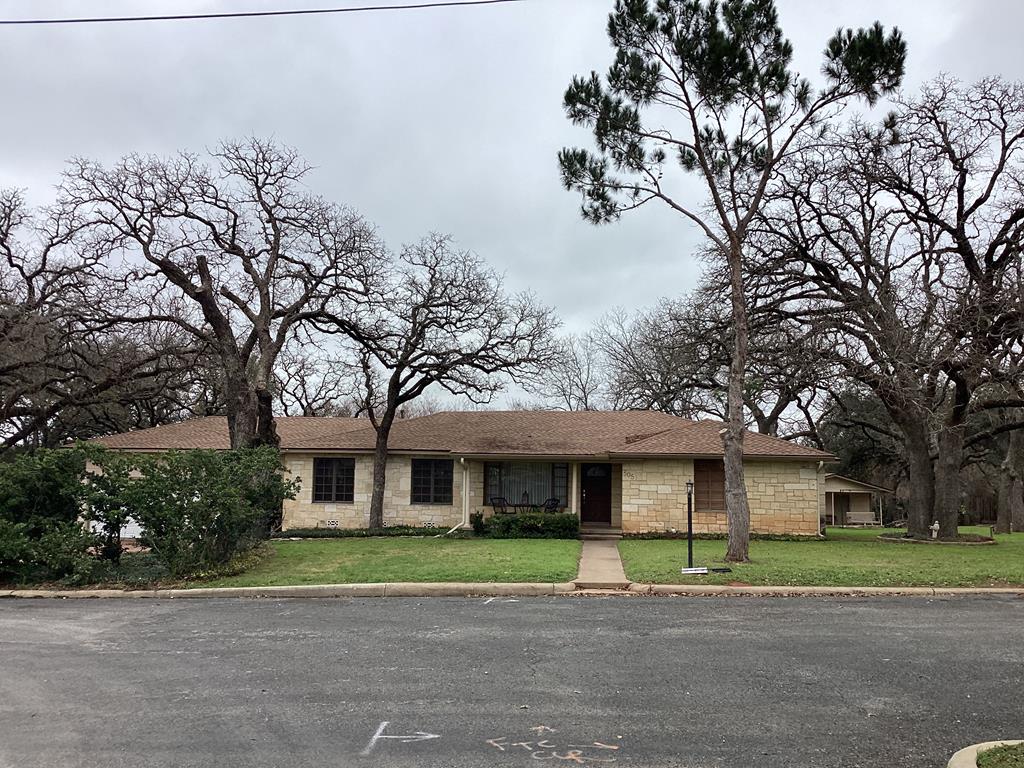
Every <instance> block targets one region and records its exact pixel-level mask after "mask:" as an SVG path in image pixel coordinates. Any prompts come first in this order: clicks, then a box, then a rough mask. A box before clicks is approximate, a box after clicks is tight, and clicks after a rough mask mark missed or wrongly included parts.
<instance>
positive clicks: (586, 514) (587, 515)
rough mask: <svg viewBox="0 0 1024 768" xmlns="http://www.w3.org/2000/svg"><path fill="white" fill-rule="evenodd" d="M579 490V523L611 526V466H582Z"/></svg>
mask: <svg viewBox="0 0 1024 768" xmlns="http://www.w3.org/2000/svg"><path fill="white" fill-rule="evenodd" d="M580 490H581V491H582V497H581V498H580V522H581V523H598V524H601V525H611V523H612V465H611V464H582V465H581V466H580Z"/></svg>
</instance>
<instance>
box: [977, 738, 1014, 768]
mask: <svg viewBox="0 0 1024 768" xmlns="http://www.w3.org/2000/svg"><path fill="white" fill-rule="evenodd" d="M977 761H978V768H1024V744H1017V745H1016V746H1002V747H995V748H994V749H986V750H985V751H984V752H982V753H981V754H979V755H978V758H977Z"/></svg>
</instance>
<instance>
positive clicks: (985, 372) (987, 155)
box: [761, 80, 1024, 537]
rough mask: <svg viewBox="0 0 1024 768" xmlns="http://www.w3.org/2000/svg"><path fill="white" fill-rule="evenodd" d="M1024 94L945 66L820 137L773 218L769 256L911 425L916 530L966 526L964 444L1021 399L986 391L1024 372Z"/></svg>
mask: <svg viewBox="0 0 1024 768" xmlns="http://www.w3.org/2000/svg"><path fill="white" fill-rule="evenodd" d="M1021 95H1022V92H1021V89H1020V88H1019V87H1018V86H1013V87H1010V86H1006V85H1004V84H1000V83H997V82H995V81H984V82H983V83H980V84H979V85H977V86H973V87H971V88H967V89H961V88H959V87H957V86H955V85H954V84H953V83H951V82H950V81H947V80H939V81H936V82H935V83H933V84H931V85H929V86H927V87H926V88H925V89H924V91H923V92H922V94H921V96H920V97H918V98H916V99H901V100H899V102H898V104H897V112H896V114H895V115H894V117H893V118H892V119H891V120H890V121H889V122H888V125H887V127H886V129H885V130H883V131H880V132H879V131H876V130H874V129H872V128H871V127H869V126H865V125H862V124H856V125H854V126H853V127H852V128H851V129H850V130H848V131H845V132H843V133H838V132H836V133H827V134H825V135H823V136H821V137H819V138H816V139H815V140H813V141H810V142H808V143H807V144H806V145H805V146H804V147H803V148H802V155H801V159H800V161H799V162H792V163H790V164H789V166H788V167H787V169H786V174H785V178H784V180H781V181H780V185H779V188H778V190H777V191H779V192H780V195H781V197H783V198H785V201H786V202H785V204H784V205H781V206H780V205H773V206H772V207H771V208H770V209H768V210H767V212H766V215H765V217H764V221H765V222H766V225H765V226H766V229H768V230H770V231H771V232H772V234H773V236H778V238H779V239H778V240H773V239H772V236H769V237H768V238H767V242H768V243H771V244H772V245H771V246H770V247H768V248H767V249H766V250H765V251H764V254H763V255H764V256H765V257H766V258H767V260H768V261H772V260H774V261H775V264H776V265H777V268H778V271H777V278H778V279H779V280H780V282H781V283H782V284H783V285H788V289H789V290H790V291H791V294H790V295H791V296H792V297H793V299H794V311H795V312H797V313H798V314H800V315H802V317H804V318H805V319H806V320H808V321H809V322H813V323H814V324H815V325H816V326H817V327H818V329H819V332H820V333H821V334H822V336H823V337H824V338H825V339H826V341H827V344H826V345H825V346H826V347H827V348H828V349H830V350H831V351H832V355H833V358H834V359H835V360H836V361H837V362H838V363H839V364H841V365H842V366H843V368H844V370H845V372H846V374H847V375H848V376H850V377H851V378H853V379H854V380H856V381H859V382H861V383H862V384H864V385H865V386H867V387H868V388H870V390H871V391H872V392H873V393H874V394H875V395H876V396H877V397H878V399H879V400H880V401H881V402H882V403H883V404H884V405H885V407H886V409H887V410H888V412H889V415H890V417H891V419H892V421H893V423H894V424H895V425H897V427H898V429H899V431H900V433H901V435H902V437H903V447H904V451H905V452H906V457H907V463H908V478H909V481H908V485H909V491H910V494H909V495H910V503H909V527H910V533H911V534H912V535H918V536H921V535H926V531H927V526H928V525H929V524H930V522H931V520H932V519H934V518H936V517H937V518H938V521H939V524H940V532H941V535H942V536H943V537H953V536H955V535H956V531H957V522H958V513H959V509H960V491H959V475H960V467H961V465H962V463H963V458H964V456H963V451H964V447H965V446H966V445H969V444H971V443H972V441H980V440H983V439H986V436H983V435H977V436H973V437H972V436H969V435H968V434H967V425H968V417H969V416H970V415H971V414H972V413H974V412H976V411H977V410H984V409H986V408H990V407H1003V408H1005V407H1007V406H1009V405H1013V403H1012V402H1010V403H1008V402H1006V401H1005V400H1004V399H999V401H998V402H997V403H995V404H985V402H984V401H985V400H986V399H987V398H986V396H985V393H986V392H989V391H991V390H992V389H993V388H994V387H999V386H1001V384H1009V383H1011V382H1012V378H1013V374H1011V373H1009V372H1011V371H1013V370H1016V369H1017V366H1016V365H1015V364H1014V363H1012V361H1013V360H1014V358H1016V357H1017V356H1018V355H1019V349H1020V346H1021V345H1020V338H1021V322H1020V320H1021V311H1020V308H1021V304H1020V296H1021V294H1020V283H1019V274H1018V270H1017V268H1016V265H1017V263H1018V262H1019V259H1020V238H1021V234H1022V233H1024V228H1022V226H1024V195H1022V186H1021V177H1020V172H1021V166H1020V159H1019V151H1020V150H1019V145H1020V143H1021V141H1022V138H1024V133H1022V129H1024V100H1022V99H1021ZM897 126H898V127H899V130H897ZM774 191H776V190H773V192H774ZM773 248H774V250H773ZM761 268H764V264H763V263H762V264H761ZM1017 405H1021V403H1017ZM936 458H937V464H936Z"/></svg>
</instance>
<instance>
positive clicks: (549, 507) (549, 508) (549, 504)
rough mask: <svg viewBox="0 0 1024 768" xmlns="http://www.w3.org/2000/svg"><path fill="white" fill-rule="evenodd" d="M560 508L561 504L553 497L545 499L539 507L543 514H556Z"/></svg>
mask: <svg viewBox="0 0 1024 768" xmlns="http://www.w3.org/2000/svg"><path fill="white" fill-rule="evenodd" d="M561 507H562V502H561V500H559V499H556V498H554V497H552V498H550V499H547V500H546V501H545V502H544V504H543V505H542V506H541V510H542V511H544V512H557V511H558V510H559V509H561Z"/></svg>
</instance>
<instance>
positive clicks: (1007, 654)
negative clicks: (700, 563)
mask: <svg viewBox="0 0 1024 768" xmlns="http://www.w3.org/2000/svg"><path fill="white" fill-rule="evenodd" d="M1022 683H1024V600H1021V599H1015V598H995V597H991V598H990V597H970V598H959V597H958V598H936V599H923V598H922V599H908V598H903V599H889V598H884V599H878V598H871V599H823V598H810V599H805V598H801V599H797V598H789V599H785V598H721V599H719V598H652V597H631V598H629V597H620V598H600V597H597V598H593V597H591V598H581V597H560V598H533V599H526V598H524V599H519V600H514V601H513V600H509V599H507V598H492V599H485V598H480V599H462V598H458V599H455V598H452V599H445V598H434V599H398V598H385V599H367V600H350V599H337V600H234V599H225V600H220V599H217V600H201V599H191V600H160V601H156V600H65V601H51V600H4V601H0V766H3V768H8V767H10V768H32V767H34V766H47V768H49V767H51V766H60V767H61V768H72V767H77V766H83V767H84V766H89V767H92V766H96V767H100V766H102V767H103V768H113V767H117V766H131V768H139V767H140V766H168V767H170V766H174V767H175V768H182V767H184V766H217V767H218V768H228V767H229V766H240V767H243V766H244V768H260V767H262V766H273V767H274V768H278V767H285V768H306V767H307V766H308V767H309V768H325V767H328V766H330V767H333V766H366V767H367V768H376V767H377V766H380V767H383V768H389V767H391V766H403V767H408V766H524V767H526V766H565V765H569V766H571V765H594V766H611V767H612V768H618V766H686V767H688V768H705V767H707V768H711V767H714V768H727V767H729V768H731V767H733V766H735V767H737V768H744V767H746V766H757V768H776V767H777V768H782V767H783V766H785V768H797V767H800V766H837V767H838V766H842V767H843V768H854V767H856V766H878V768H883V767H884V768H898V767H901V766H906V767H910V766H913V768H940V766H944V765H945V761H946V760H947V759H948V757H949V755H950V754H951V753H952V752H953V751H955V750H956V749H958V748H959V747H961V746H964V745H966V744H969V743H972V742H977V741H985V740H989V739H996V738H1013V737H1016V738H1024V685H1022ZM375 736H376V737H377V738H374V737H375Z"/></svg>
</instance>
